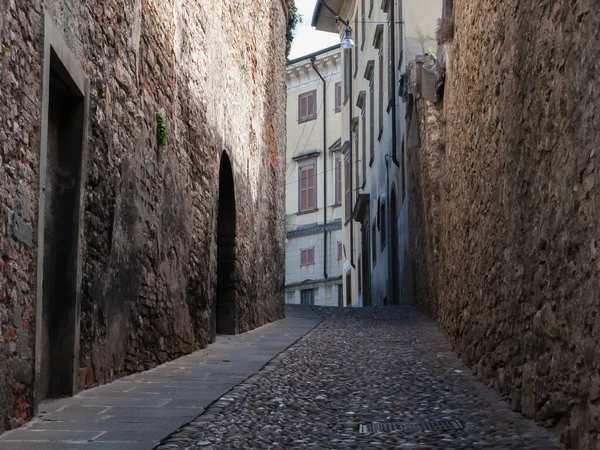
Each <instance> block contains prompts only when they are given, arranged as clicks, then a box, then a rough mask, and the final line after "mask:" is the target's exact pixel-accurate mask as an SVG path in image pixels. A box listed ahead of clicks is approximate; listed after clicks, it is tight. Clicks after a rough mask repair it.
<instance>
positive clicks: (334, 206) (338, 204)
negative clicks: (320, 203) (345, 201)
mask: <svg viewBox="0 0 600 450" xmlns="http://www.w3.org/2000/svg"><path fill="white" fill-rule="evenodd" d="M340 206H342V204H341V203H334V204H333V205H331V207H332V208H339V207H340Z"/></svg>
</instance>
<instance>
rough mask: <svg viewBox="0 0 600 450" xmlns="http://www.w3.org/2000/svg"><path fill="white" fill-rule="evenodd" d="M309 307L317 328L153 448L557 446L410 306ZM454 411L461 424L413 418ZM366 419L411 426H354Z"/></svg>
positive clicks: (445, 416) (448, 417) (439, 417)
mask: <svg viewBox="0 0 600 450" xmlns="http://www.w3.org/2000/svg"><path fill="white" fill-rule="evenodd" d="M315 309H316V310H317V311H318V312H319V313H320V314H321V315H322V316H323V317H324V319H325V320H324V321H323V322H322V323H321V324H320V325H319V326H318V327H317V328H316V329H314V330H313V331H312V332H311V333H309V334H308V335H306V336H305V337H304V338H303V339H301V340H300V341H298V342H297V343H296V344H295V345H294V346H292V347H290V348H289V349H288V350H287V351H285V352H284V353H283V354H281V355H280V356H279V357H277V358H274V359H273V360H272V361H271V362H270V363H269V364H268V365H267V366H265V367H264V368H263V370H261V371H260V372H258V373H257V374H255V375H253V376H251V377H250V378H248V379H247V380H245V381H244V382H242V383H241V384H239V385H238V386H237V387H235V388H234V389H233V390H231V391H230V392H228V393H227V394H226V395H224V396H223V397H221V399H219V401H217V402H215V403H214V404H213V405H212V406H211V407H209V408H208V409H207V410H206V412H205V413H204V414H202V415H200V416H199V417H198V418H197V419H196V420H194V421H193V422H192V423H190V424H189V425H187V426H185V427H183V428H182V429H181V430H179V431H178V432H177V434H176V437H175V436H172V437H171V438H169V439H166V440H164V441H163V442H162V446H161V447H159V448H165V449H166V448H172V449H176V448H177V449H195V448H211V449H229V448H299V449H300V448H334V449H347V448H363V449H371V448H373V449H381V448H405V449H444V448H448V449H450V448H451V449H474V448H529V447H531V448H538V449H544V450H550V449H560V448H562V447H561V446H560V445H559V444H558V442H557V440H556V438H555V437H554V436H553V435H551V434H550V432H548V431H547V430H545V429H543V428H541V427H539V426H538V425H536V424H535V423H534V422H532V421H529V420H527V419H525V418H524V417H523V416H521V415H520V414H518V413H516V412H514V411H512V410H511V409H510V407H509V405H508V404H507V403H506V402H505V401H504V400H502V399H501V398H500V396H499V395H497V394H496V393H495V392H494V391H492V390H491V389H490V388H488V387H486V386H484V385H483V384H481V383H479V382H478V381H477V380H476V378H475V377H474V376H473V375H472V374H471V371H469V370H468V369H467V368H466V367H465V366H464V365H463V363H462V362H461V361H460V360H459V359H458V357H457V356H456V355H455V354H454V353H453V352H452V349H451V348H450V345H449V344H448V342H447V341H446V339H445V337H444V336H443V335H442V334H441V333H440V332H439V330H438V328H437V326H436V325H435V323H434V322H432V321H431V320H429V319H428V318H426V317H425V316H423V315H421V314H420V313H418V312H417V311H415V310H413V309H411V308H408V307H404V308H402V307H386V308H363V309H353V308H343V309H339V308H315ZM299 314H301V313H299ZM452 420H456V421H459V422H460V423H461V424H462V425H463V428H462V429H450V430H448V429H446V430H439V431H437V430H430V429H426V430H425V431H419V430H421V429H422V428H423V427H419V426H417V424H418V423H422V422H427V423H431V422H432V421H452ZM371 422H379V423H388V422H402V423H408V424H415V426H409V427H406V430H407V431H402V430H396V431H390V432H376V433H360V432H359V426H360V424H368V423H371ZM207 442H209V443H210V445H209V444H206V443H207ZM200 443H202V445H200Z"/></svg>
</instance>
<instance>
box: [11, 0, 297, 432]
mask: <svg viewBox="0 0 600 450" xmlns="http://www.w3.org/2000/svg"><path fill="white" fill-rule="evenodd" d="M0 11H2V15H1V16H0V74H1V76H0V79H2V80H3V81H2V86H1V87H0V116H1V117H2V118H3V120H2V121H1V122H0V148H1V153H0V326H1V333H0V361H2V362H3V363H2V365H1V366H0V415H1V416H2V417H3V420H2V421H0V431H2V429H7V428H10V427H13V426H16V425H18V424H19V423H20V421H22V420H25V419H27V418H28V417H30V415H31V413H32V410H33V389H34V360H35V349H34V342H35V333H36V330H35V321H36V301H37V299H36V270H37V266H36V261H37V253H38V248H37V242H36V238H35V237H36V236H37V232H38V230H37V228H38V223H37V210H38V195H37V192H38V186H39V167H40V166H39V165H40V160H39V148H40V142H41V136H40V133H41V131H40V122H41V115H42V103H43V98H42V96H43V92H42V79H43V59H44V16H45V14H46V13H47V14H48V16H49V17H50V18H51V20H52V21H53V22H54V24H55V25H56V27H57V28H58V30H59V31H60V32H61V33H62V35H63V38H64V39H65V41H66V43H67V45H68V46H69V49H70V50H71V52H73V54H74V55H75V56H76V58H77V59H78V60H79V61H81V67H82V68H83V69H84V71H85V73H86V74H87V76H88V77H89V82H90V94H89V102H90V108H89V124H88V129H87V132H88V142H87V154H86V155H85V156H86V160H87V161H86V164H85V173H84V176H85V178H84V179H85V182H84V191H83V198H84V216H83V217H84V220H83V224H82V230H81V233H82V237H83V238H82V249H81V255H82V256H81V261H80V265H81V292H80V293H79V295H80V307H81V317H80V341H79V357H78V359H79V367H80V368H81V370H80V376H79V382H78V384H79V386H80V387H81V388H84V387H86V386H89V385H93V384H96V383H104V382H109V381H111V380H113V379H115V378H118V377H120V376H123V375H125V374H127V373H131V372H135V371H139V370H145V369H149V368H152V367H154V366H156V365H157V364H160V363H162V362H165V361H167V360H170V359H173V358H176V357H178V356H180V355H182V354H185V353H189V352H191V351H193V350H195V349H197V348H199V347H203V346H205V345H207V344H208V343H209V342H210V341H211V339H212V333H213V332H214V323H213V321H214V317H213V310H214V307H215V301H216V300H215V298H216V266H217V263H216V254H217V250H216V248H217V247H216V226H217V211H218V208H217V205H218V186H219V164H220V160H221V155H222V152H223V151H225V152H226V153H227V154H228V155H229V158H230V159H231V161H232V166H233V178H234V187H235V201H236V205H235V207H236V211H237V241H236V242H237V246H236V251H235V253H236V261H237V262H236V271H235V275H234V283H235V290H236V296H237V298H238V302H237V306H236V311H235V316H236V318H237V322H236V331H237V332H243V331H247V330H249V329H252V328H255V327H257V326H260V325H262V324H264V323H266V322H268V321H272V320H276V319H279V318H281V317H283V314H284V310H283V288H284V270H283V269H282V267H283V266H284V261H285V259H284V248H285V247H284V245H285V244H284V239H285V230H284V222H283V219H282V218H283V217H285V204H284V184H285V182H284V181H283V180H284V164H285V95H286V86H285V76H284V70H285V31H286V23H287V19H286V14H287V6H286V2H283V1H270V0H258V1H257V0H227V1H216V0H215V1H213V0H210V1H204V2H181V1H177V0H126V1H122V2H115V1H110V0H109V1H100V2H91V3H90V2H66V1H61V0H46V1H44V2H34V3H31V2H25V3H23V4H22V2H15V1H14V0H0ZM159 111H160V112H162V113H163V114H164V116H165V118H166V121H167V129H168V134H169V142H168V146H167V147H166V148H159V145H158V142H157V132H156V130H157V119H156V114H157V112H159ZM5 361H6V364H5V363H4V362H5Z"/></svg>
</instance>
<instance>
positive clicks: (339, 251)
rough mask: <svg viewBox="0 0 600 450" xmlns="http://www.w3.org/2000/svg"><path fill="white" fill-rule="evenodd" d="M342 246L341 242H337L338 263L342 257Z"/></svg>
mask: <svg viewBox="0 0 600 450" xmlns="http://www.w3.org/2000/svg"><path fill="white" fill-rule="evenodd" d="M343 253H344V252H343V245H342V243H341V242H338V261H339V260H341V259H342V257H343Z"/></svg>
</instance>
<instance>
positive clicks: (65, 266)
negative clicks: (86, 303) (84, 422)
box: [36, 49, 85, 399]
mask: <svg viewBox="0 0 600 450" xmlns="http://www.w3.org/2000/svg"><path fill="white" fill-rule="evenodd" d="M49 56H50V67H49V83H48V92H47V94H48V97H47V101H48V117H47V134H46V136H45V141H46V158H45V161H44V159H43V158H42V160H41V164H40V171H44V170H45V182H44V183H43V186H41V188H42V191H43V197H44V204H43V211H40V227H41V228H42V227H43V230H40V231H43V241H42V242H43V246H41V248H40V249H39V251H41V252H43V260H42V261H43V263H42V267H41V271H42V283H41V298H38V301H41V320H39V321H38V324H39V326H40V327H41V329H40V330H38V332H39V333H40V334H41V336H40V338H41V339H40V341H39V342H40V348H39V349H38V351H39V358H40V360H39V364H40V365H39V372H38V377H39V378H38V380H37V383H36V385H37V389H38V393H37V394H38V396H39V398H40V399H44V398H56V397H61V396H66V395H67V396H68V395H73V393H74V390H75V385H76V383H75V381H76V380H75V379H74V378H75V369H76V367H77V365H78V363H77V362H78V360H79V358H78V356H79V355H78V354H77V353H78V350H77V349H78V343H77V340H78V334H79V333H78V329H79V324H78V321H79V311H78V300H77V298H78V281H77V280H78V255H79V251H78V245H79V234H80V233H79V226H80V202H81V175H82V174H81V172H82V157H83V137H84V123H85V97H84V94H83V93H82V92H81V91H80V90H79V89H78V87H77V85H76V84H75V82H74V81H73V79H72V78H71V76H70V75H69V71H68V70H67V69H66V68H65V66H64V65H63V64H62V62H61V60H60V58H59V57H58V55H57V54H56V53H55V52H54V50H53V49H51V50H50V55H49ZM44 165H45V167H44Z"/></svg>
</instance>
